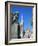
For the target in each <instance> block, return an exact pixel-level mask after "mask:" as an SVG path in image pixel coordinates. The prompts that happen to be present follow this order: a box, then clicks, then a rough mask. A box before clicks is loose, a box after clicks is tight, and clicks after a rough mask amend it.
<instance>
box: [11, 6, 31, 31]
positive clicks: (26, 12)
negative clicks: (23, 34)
mask: <svg viewBox="0 0 38 46" xmlns="http://www.w3.org/2000/svg"><path fill="white" fill-rule="evenodd" d="M16 11H18V12H19V22H20V19H21V16H23V17H24V18H23V19H24V30H25V31H26V29H27V28H30V31H32V26H31V23H30V20H32V7H24V6H16V5H13V6H12V7H11V13H15V12H16Z"/></svg>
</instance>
